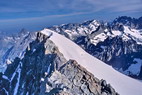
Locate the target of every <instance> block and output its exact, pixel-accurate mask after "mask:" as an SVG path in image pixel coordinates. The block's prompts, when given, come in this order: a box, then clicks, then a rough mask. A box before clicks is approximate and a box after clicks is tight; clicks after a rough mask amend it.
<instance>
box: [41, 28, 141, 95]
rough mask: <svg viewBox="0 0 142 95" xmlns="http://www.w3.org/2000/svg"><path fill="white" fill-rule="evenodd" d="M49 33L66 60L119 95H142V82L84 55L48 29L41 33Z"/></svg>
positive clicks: (71, 43) (76, 46)
mask: <svg viewBox="0 0 142 95" xmlns="http://www.w3.org/2000/svg"><path fill="white" fill-rule="evenodd" d="M49 32H50V33H52V36H51V37H50V40H52V41H53V42H54V43H55V44H56V46H57V47H58V48H59V51H60V52H61V53H63V55H64V56H65V58H66V59H67V60H69V59H74V60H76V61H77V62H78V63H79V64H80V65H82V66H83V67H85V68H86V69H87V70H88V71H89V72H91V73H92V74H94V76H95V77H97V78H99V79H105V80H106V81H107V82H108V83H110V84H111V85H112V87H113V88H114V89H115V90H116V91H117V92H118V93H119V94H120V95H142V82H140V81H138V80H135V79H132V78H130V77H128V76H126V75H123V74H121V73H119V72H118V71H116V70H114V69H113V68H112V67H111V66H108V65H106V64H105V63H103V62H102V61H100V60H98V59H97V58H95V57H93V56H91V55H90V54H88V53H86V52H85V51H84V50H83V49H81V48H80V47H79V46H78V45H76V44H75V43H73V42H72V41H70V40H69V39H67V38H65V37H64V36H62V35H60V34H58V33H56V32H54V31H51V30H49V29H44V30H43V31H41V33H43V34H45V35H47V36H49V34H50V33H49Z"/></svg>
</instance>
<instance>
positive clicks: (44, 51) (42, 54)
mask: <svg viewBox="0 0 142 95" xmlns="http://www.w3.org/2000/svg"><path fill="white" fill-rule="evenodd" d="M48 38H49V37H47V36H46V35H43V34H41V33H40V32H39V33H37V38H36V40H35V41H33V42H32V43H30V45H29V46H28V47H27V49H26V52H25V55H24V57H23V58H22V59H20V58H15V60H14V61H13V62H12V63H11V64H9V65H8V66H7V69H6V71H5V72H4V74H3V73H0V93H1V94H2V95H53V94H56V95H77V94H82V95H83V94H86V95H89V94H92V95H104V94H107V95H117V93H116V92H115V90H114V89H113V88H112V87H111V86H110V85H108V84H106V82H105V81H104V80H101V81H100V80H98V79H97V78H95V77H94V76H93V75H92V74H90V73H89V72H87V71H86V70H85V69H84V68H83V67H81V66H79V65H78V64H77V63H76V62H75V61H72V60H70V61H68V62H67V61H66V59H65V58H64V56H63V55H62V54H61V53H60V52H59V50H58V48H57V47H56V46H55V44H54V43H53V42H52V41H50V40H49V39H48Z"/></svg>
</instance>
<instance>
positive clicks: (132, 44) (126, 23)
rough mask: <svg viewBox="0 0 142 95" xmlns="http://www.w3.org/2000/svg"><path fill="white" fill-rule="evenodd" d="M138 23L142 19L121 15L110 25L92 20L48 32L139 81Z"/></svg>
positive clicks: (140, 45) (140, 46) (141, 50)
mask: <svg viewBox="0 0 142 95" xmlns="http://www.w3.org/2000/svg"><path fill="white" fill-rule="evenodd" d="M141 23H142V22H141V17H140V18H138V19H135V18H131V17H126V16H122V17H119V18H117V19H115V20H114V21H113V22H112V23H105V22H99V21H96V20H92V21H87V22H84V23H82V24H67V25H61V26H55V27H52V28H50V29H52V30H54V31H56V32H58V33H60V34H62V35H65V36H66V37H67V38H69V39H71V40H72V41H74V42H75V43H77V44H78V45H80V46H81V47H82V48H83V49H84V50H85V51H87V52H88V53H90V54H91V55H93V56H95V57H97V58H98V59H100V60H102V61H104V62H105V63H107V64H109V65H111V66H113V67H114V68H115V69H117V70H118V71H120V72H122V73H124V74H126V75H129V76H132V77H135V78H138V79H142V74H141V72H142V69H141V68H142V58H141V56H140V55H141V54H142V32H141V29H142V27H141ZM137 59H138V60H137ZM135 60H137V61H135ZM137 69H139V70H137ZM135 71H136V72H135Z"/></svg>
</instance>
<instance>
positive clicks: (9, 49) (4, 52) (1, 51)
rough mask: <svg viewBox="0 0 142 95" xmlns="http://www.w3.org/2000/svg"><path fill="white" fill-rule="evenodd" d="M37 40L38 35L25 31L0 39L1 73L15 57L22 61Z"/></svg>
mask: <svg viewBox="0 0 142 95" xmlns="http://www.w3.org/2000/svg"><path fill="white" fill-rule="evenodd" d="M35 39H36V33H34V32H28V31H26V30H24V29H23V30H22V31H21V32H20V33H18V34H17V35H13V36H5V37H0V43H1V48H0V72H4V71H5V69H6V67H7V64H11V63H12V62H11V61H13V60H14V59H15V57H19V58H21V59H22V58H23V56H24V54H25V50H26V48H27V46H28V45H29V43H30V42H32V41H33V40H35Z"/></svg>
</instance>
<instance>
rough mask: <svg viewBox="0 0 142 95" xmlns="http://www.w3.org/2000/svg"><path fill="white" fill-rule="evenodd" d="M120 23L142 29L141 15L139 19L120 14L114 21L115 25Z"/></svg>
mask: <svg viewBox="0 0 142 95" xmlns="http://www.w3.org/2000/svg"><path fill="white" fill-rule="evenodd" d="M118 24H123V25H125V26H130V27H131V28H135V29H142V17H139V18H138V19H136V18H131V17H127V16H120V17H118V18H116V19H115V20H114V21H113V23H112V25H113V26H116V25H118Z"/></svg>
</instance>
